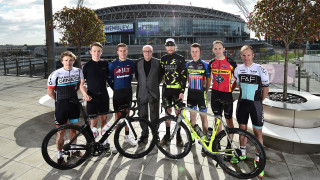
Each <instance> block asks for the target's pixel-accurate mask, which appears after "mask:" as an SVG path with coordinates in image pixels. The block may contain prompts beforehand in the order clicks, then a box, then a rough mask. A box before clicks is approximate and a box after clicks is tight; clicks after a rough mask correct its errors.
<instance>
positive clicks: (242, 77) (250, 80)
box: [239, 75, 258, 84]
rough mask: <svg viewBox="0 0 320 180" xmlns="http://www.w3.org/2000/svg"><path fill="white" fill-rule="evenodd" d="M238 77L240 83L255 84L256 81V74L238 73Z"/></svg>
mask: <svg viewBox="0 0 320 180" xmlns="http://www.w3.org/2000/svg"><path fill="white" fill-rule="evenodd" d="M239 78H240V82H242V83H250V84H257V83H258V78H257V76H253V75H240V76H239Z"/></svg>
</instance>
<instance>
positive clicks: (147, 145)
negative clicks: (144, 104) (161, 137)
mask: <svg viewBox="0 0 320 180" xmlns="http://www.w3.org/2000/svg"><path fill="white" fill-rule="evenodd" d="M129 121H130V123H131V125H132V127H133V130H134V131H135V133H136V135H137V139H135V138H134V135H133V133H132V132H129V137H130V138H131V139H132V140H134V141H135V142H136V145H131V144H130V143H129V142H127V141H126V139H125V137H124V136H125V126H126V123H125V122H123V123H122V124H120V125H119V127H118V128H117V130H116V132H115V134H114V144H115V146H116V148H117V150H118V152H119V153H120V154H121V155H123V156H125V157H127V158H131V159H137V158H141V157H143V156H145V155H147V154H148V153H149V152H150V151H152V149H153V148H154V146H155V144H156V132H155V129H154V127H153V125H152V124H151V122H150V121H147V120H145V119H142V118H132V119H130V120H129ZM141 127H145V128H146V129H147V132H148V138H146V139H144V140H143V141H139V140H140V137H141V136H142V128H141ZM138 141H139V142H138Z"/></svg>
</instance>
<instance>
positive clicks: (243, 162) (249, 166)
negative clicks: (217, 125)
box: [213, 128, 266, 179]
mask: <svg viewBox="0 0 320 180" xmlns="http://www.w3.org/2000/svg"><path fill="white" fill-rule="evenodd" d="M227 132H228V134H229V137H230V136H231V137H232V135H233V138H232V147H231V148H230V145H229V147H227V145H228V140H227V139H228V138H227V137H228V136H226V133H225V132H224V131H221V132H220V133H219V134H218V135H217V136H216V138H215V140H214V144H213V151H215V152H217V151H219V152H226V153H228V154H233V156H226V155H217V156H215V157H216V160H217V162H218V164H219V165H220V167H221V168H222V169H223V170H224V171H225V172H226V173H228V174H230V175H231V176H233V177H236V178H240V179H249V178H253V177H256V176H258V175H259V174H260V173H261V172H262V171H263V169H264V167H265V165H266V154H265V151H264V149H263V146H262V145H261V143H260V142H259V141H258V139H256V138H255V136H254V135H252V134H251V133H249V132H247V131H244V130H242V129H237V128H231V129H228V130H227ZM240 136H243V137H244V138H245V139H247V144H246V158H245V159H243V157H242V158H239V156H241V155H242V154H241V150H240ZM226 149H228V150H226ZM256 156H258V157H259V161H258V162H255V157H256ZM232 157H233V158H236V159H237V160H238V163H235V162H234V161H233V163H231V158H232Z"/></svg>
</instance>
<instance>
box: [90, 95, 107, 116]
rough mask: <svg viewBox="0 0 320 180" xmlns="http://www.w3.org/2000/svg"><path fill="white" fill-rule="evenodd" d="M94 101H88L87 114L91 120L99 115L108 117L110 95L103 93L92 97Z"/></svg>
mask: <svg viewBox="0 0 320 180" xmlns="http://www.w3.org/2000/svg"><path fill="white" fill-rule="evenodd" d="M91 97H92V100H91V101H87V113H88V116H89V118H90V119H96V118H97V117H98V115H106V114H107V113H108V112H109V95H108V93H101V94H96V95H91Z"/></svg>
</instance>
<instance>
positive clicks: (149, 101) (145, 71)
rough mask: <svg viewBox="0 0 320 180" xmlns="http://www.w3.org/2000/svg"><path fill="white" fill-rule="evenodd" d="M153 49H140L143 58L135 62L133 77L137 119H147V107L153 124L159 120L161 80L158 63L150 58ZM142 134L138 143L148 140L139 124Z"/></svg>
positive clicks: (145, 130) (144, 129) (145, 129)
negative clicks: (135, 86) (136, 101)
mask: <svg viewBox="0 0 320 180" xmlns="http://www.w3.org/2000/svg"><path fill="white" fill-rule="evenodd" d="M152 53H153V48H152V46H150V45H145V46H143V48H142V54H143V58H141V59H139V60H138V61H137V62H136V72H135V77H136V79H137V81H138V87H137V100H138V104H139V117H141V118H144V119H149V118H148V117H149V115H148V107H149V108H150V120H151V122H155V121H156V120H157V119H159V100H160V92H159V84H160V82H161V79H162V75H161V72H160V61H159V59H156V58H154V57H152ZM141 127H142V130H143V131H142V134H141V137H140V140H139V142H143V141H144V140H146V139H147V138H148V134H149V132H148V129H147V127H146V126H144V125H143V124H141Z"/></svg>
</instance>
